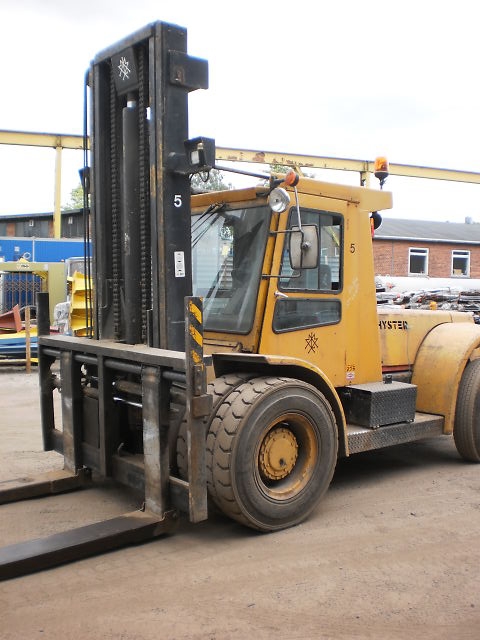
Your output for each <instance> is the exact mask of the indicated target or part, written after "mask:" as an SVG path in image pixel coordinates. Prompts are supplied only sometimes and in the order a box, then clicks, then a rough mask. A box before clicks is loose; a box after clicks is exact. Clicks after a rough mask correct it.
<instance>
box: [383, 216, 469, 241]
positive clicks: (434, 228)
mask: <svg viewBox="0 0 480 640" xmlns="http://www.w3.org/2000/svg"><path fill="white" fill-rule="evenodd" d="M467 220H468V218H467ZM375 238H376V239H377V240H421V241H424V242H426V241H429V242H454V243H468V244H480V224H479V223H476V222H434V221H431V220H407V219H393V218H383V220H382V224H381V225H380V227H379V228H378V229H377V230H376V231H375Z"/></svg>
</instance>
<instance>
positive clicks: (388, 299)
mask: <svg viewBox="0 0 480 640" xmlns="http://www.w3.org/2000/svg"><path fill="white" fill-rule="evenodd" d="M377 303H378V304H394V305H401V306H402V307H403V308H404V309H429V310H431V311H435V310H437V309H443V310H449V311H465V312H470V313H473V315H474V320H475V322H476V323H477V324H480V289H468V290H459V289H451V288H449V287H446V288H442V289H432V290H425V289H422V290H418V291H393V290H390V291H386V290H385V288H383V290H382V287H380V288H377Z"/></svg>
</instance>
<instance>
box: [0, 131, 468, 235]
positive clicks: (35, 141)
mask: <svg viewBox="0 0 480 640" xmlns="http://www.w3.org/2000/svg"><path fill="white" fill-rule="evenodd" d="M0 144H3V145H20V146H26V147H45V148H51V149H54V150H55V197H54V205H53V214H54V216H53V217H54V237H55V238H59V237H60V228H61V224H60V216H61V180H62V151H63V149H74V150H75V149H76V150H78V151H85V144H86V145H87V147H88V140H87V141H85V138H84V137H83V136H81V135H70V134H61V133H38V132H29V131H7V130H0ZM215 156H216V161H217V162H238V163H255V164H267V165H272V164H273V165H281V166H288V167H291V168H292V169H295V170H296V171H298V172H299V173H302V169H330V170H335V171H354V172H357V173H358V174H359V176H360V184H361V185H362V186H366V187H368V186H369V184H370V176H371V175H372V174H374V173H375V160H358V159H357V160H356V159H353V158H332V157H328V156H311V155H305V154H300V153H285V152H283V151H261V150H255V149H236V148H233V147H232V148H230V147H217V148H216V152H215ZM389 175H392V176H403V177H408V178H426V179H431V180H447V181H450V182H464V183H470V184H480V173H477V172H475V171H463V170H458V169H441V168H436V167H423V166H418V165H409V164H398V163H390V164H389Z"/></svg>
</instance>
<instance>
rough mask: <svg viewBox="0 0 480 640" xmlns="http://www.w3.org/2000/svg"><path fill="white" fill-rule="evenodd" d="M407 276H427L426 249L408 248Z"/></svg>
mask: <svg viewBox="0 0 480 640" xmlns="http://www.w3.org/2000/svg"><path fill="white" fill-rule="evenodd" d="M408 274H409V275H428V249H418V248H417V247H410V249H409V250H408Z"/></svg>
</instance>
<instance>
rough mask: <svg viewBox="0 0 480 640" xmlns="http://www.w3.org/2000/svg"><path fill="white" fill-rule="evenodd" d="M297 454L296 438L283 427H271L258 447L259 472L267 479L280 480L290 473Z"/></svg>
mask: <svg viewBox="0 0 480 640" xmlns="http://www.w3.org/2000/svg"><path fill="white" fill-rule="evenodd" d="M297 456H298V444H297V439H296V438H295V436H294V435H293V433H292V432H291V431H290V430H289V429H286V428H285V427H278V428H276V429H272V430H271V431H269V432H268V434H267V435H266V436H265V439H264V440H263V442H262V446H261V447H260V454H259V464H260V472H261V474H262V475H263V476H264V477H265V478H268V479H269V480H281V479H282V478H285V477H286V476H288V474H289V473H291V471H292V469H293V468H294V466H295V463H296V461H297Z"/></svg>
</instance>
